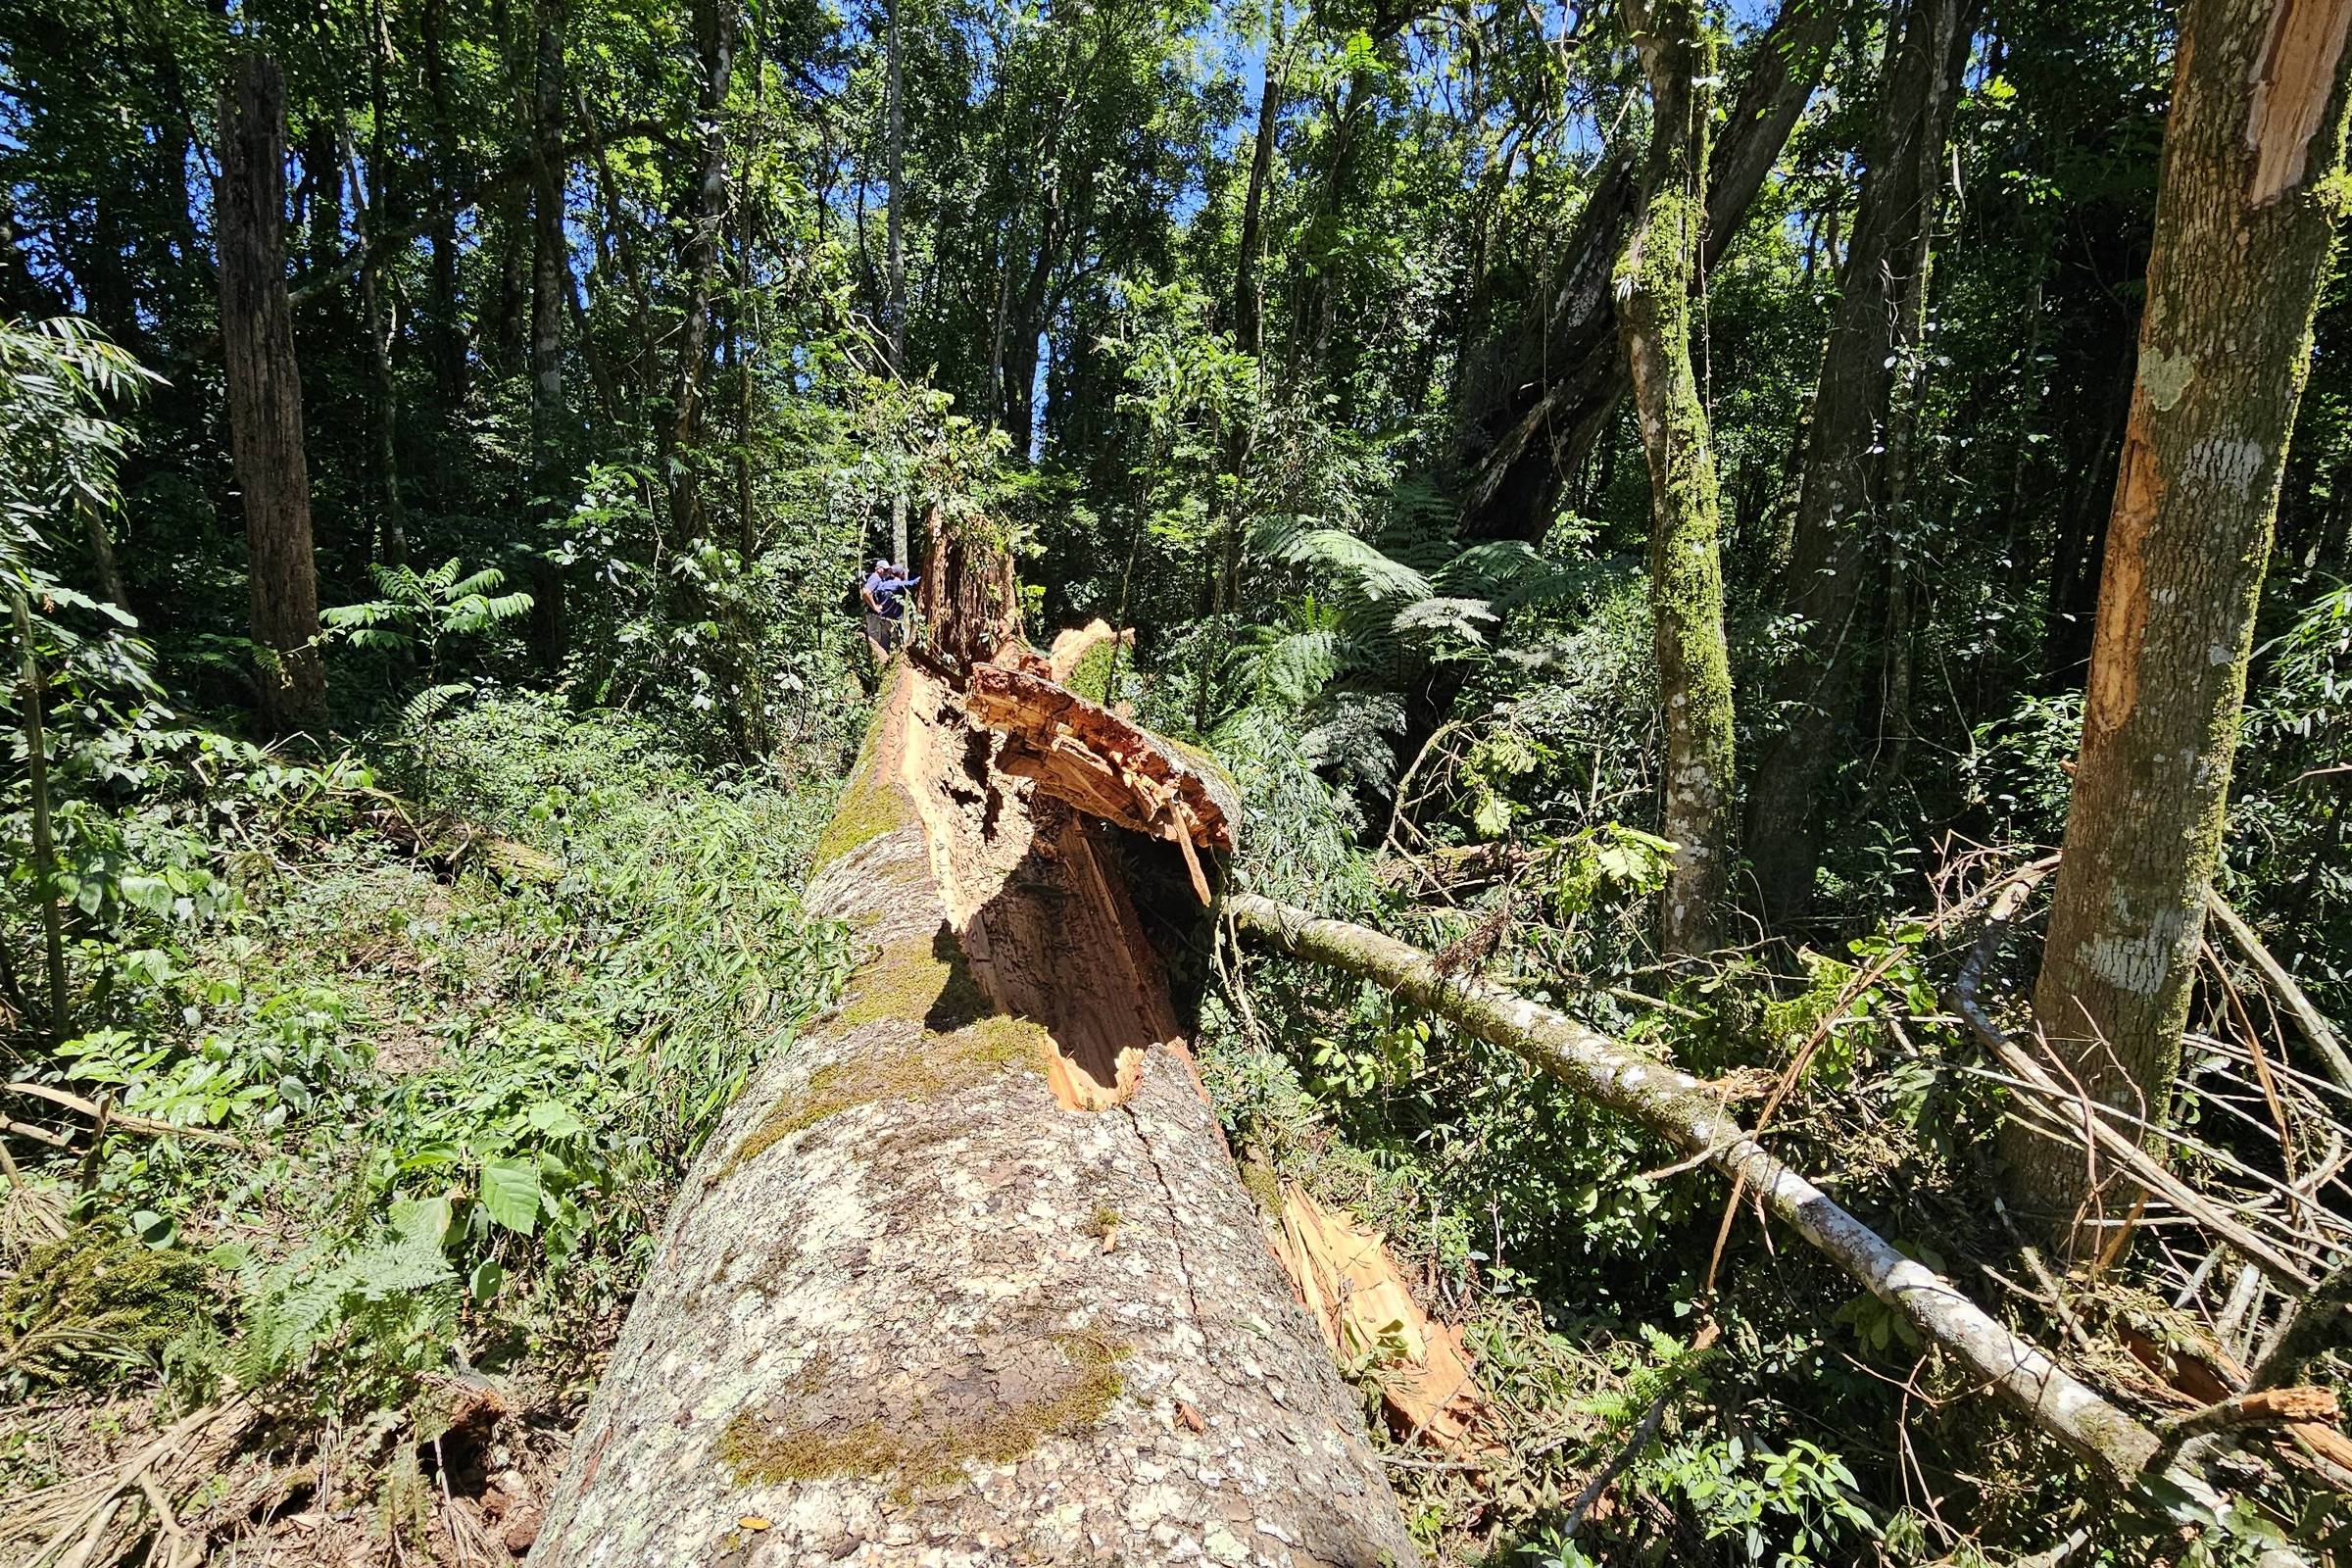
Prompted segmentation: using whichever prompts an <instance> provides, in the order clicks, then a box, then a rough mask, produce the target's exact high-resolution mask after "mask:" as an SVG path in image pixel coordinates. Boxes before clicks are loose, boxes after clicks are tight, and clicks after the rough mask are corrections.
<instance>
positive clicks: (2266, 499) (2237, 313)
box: [2004, 0, 2352, 1260]
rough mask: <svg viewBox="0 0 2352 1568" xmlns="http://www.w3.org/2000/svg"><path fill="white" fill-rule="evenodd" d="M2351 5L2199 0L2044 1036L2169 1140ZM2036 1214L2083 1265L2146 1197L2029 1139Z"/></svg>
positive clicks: (2046, 981)
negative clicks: (2166, 1130) (2166, 1127)
mask: <svg viewBox="0 0 2352 1568" xmlns="http://www.w3.org/2000/svg"><path fill="white" fill-rule="evenodd" d="M2347 31H2352V0H2191V3H2190V4H2189V5H2187V6H2186V7H2185V8H2184V10H2183V12H2182V16H2181V26H2180V45H2179V64H2178V66H2177V70H2176V77H2175V83H2174V91H2173V103H2172V109H2171V113H2170V117H2169V119H2168V121H2167V123H2166V127H2165V144H2164V169H2163V173H2162V175H2161V178H2160V184H2159V193H2158V197H2157V209H2156V246H2155V250H2154V252H2153V254H2152V255H2151V257H2150V260H2149V264H2148V277H2147V306H2146V310H2145V313H2144V315H2143V316H2142V318H2141V321H2140V330H2139V363H2138V378H2137V381H2136V383H2135V385H2134V387H2133V389H2132V394H2131V419H2130V423H2129V425H2128V427H2127V429H2126V432H2125V438H2124V450H2123V465H2122V471H2121V473H2120V475H2119V476H2118V478H2117V481H2116V488H2115V503H2114V509H2113V514H2112V515H2111V517H2110V519H2109V522H2108V530H2107V555H2106V564H2105V567H2104V569H2103V571H2102V573H2101V576H2100V581H2099V603H2098V619H2097V623H2096V626H2095V628H2094V632H2093V638H2092V644H2091V662H2090V670H2089V675H2088V682H2087V690H2086V692H2085V694H2084V702H2083V722H2082V755H2081V757H2080V758H2079V760H2077V762H2076V766H2075V776H2074V792H2073V799H2072V803H2071V805H2070V806H2069V809H2068V811H2067V818H2066V843H2065V857H2066V858H2065V860H2064V863H2063V864H2062V865H2061V867H2060V870H2059V873H2058V887H2057V892H2056V895H2055V902H2054V904H2053V907H2052V909H2051V914H2050V928H2049V935H2048V939H2047V941H2046V944H2045V946H2044V949H2043V954H2042V965H2041V973H2040V977H2039V979H2038V980H2037V981H2036V983H2035V986H2034V1020H2035V1022H2036V1024H2037V1025H2038V1026H2039V1028H2040V1030H2041V1032H2042V1033H2043V1035H2044V1036H2045V1037H2046V1038H2047V1040H2048V1041H2049V1043H2050V1046H2051V1048H2052V1049H2053V1050H2055V1051H2056V1053H2057V1054H2058V1055H2059V1057H2060V1058H2061V1059H2062V1060H2063V1062H2064V1064H2065V1066H2066V1068H2067V1071H2068V1072H2069V1073H2070V1074H2071V1075H2072V1076H2073V1078H2074V1079H2075V1080H2076V1081H2077V1082H2078V1083H2079V1084H2080V1085H2081V1087H2082V1091H2083V1092H2084V1093H2086V1094H2087V1095H2088V1096H2089V1098H2090V1099H2091V1101H2092V1102H2093V1103H2095V1104H2096V1105H2097V1106H2100V1107H2103V1108H2105V1109H2109V1110H2113V1111H2118V1112H2123V1113H2126V1114H2128V1115H2131V1116H2134V1117H2138V1118H2142V1119H2143V1120H2144V1122H2145V1123H2146V1124H2148V1125H2151V1126H2156V1127H2161V1126H2162V1125H2163V1123H2164V1121H2165V1116H2166V1110H2167V1107H2168V1105H2169V1103H2170V1101H2171V1098H2172V1095H2173V1081H2174V1075H2175V1072H2176V1069H2177V1068H2178V1066H2179V1064H2180V1041H2181V1033H2182V1030H2183V1029H2184V1028H2185V1026H2186V1024H2187V1019H2188V1005H2189V987H2190V983H2191V981H2192V980H2193V978H2194V975H2195V970H2196V963H2197V955H2198V952H2199V949H2200V945H2201V943H2202V941H2203V937H2204V930H2205V906H2206V886H2207V883H2208V882H2209V881H2210V880H2211V878H2212V876H2213V873H2214V868H2215V865H2216V861H2217V858H2218V853H2219V846H2220V841H2221V834H2222V827H2223V819H2224V814H2225V810H2226V808H2227V805H2228V802H2229V772H2230V761H2231V759H2232V756H2233V754H2234V752H2235V748H2236V744H2237V731H2238V715H2239V711H2240V707H2241V705H2242V702H2243V699H2244V694H2245V685H2246V662H2247V657H2248V654H2249V652H2250V651H2251V647H2252V641H2253V631H2254V614H2255V608H2256V602H2257V599H2258V596H2259V594H2260V591H2261V587H2262V579H2263V571H2264V567H2265V565H2266V564H2267V562H2268V559H2269V555H2270V549H2271V528H2272V519H2273V516H2274V514H2275V513H2276V511H2277V508H2278V489H2279V479H2280V475H2281V473H2282V472H2283V470H2284V467H2285V464H2286V448H2287V435H2288V432H2289V430H2290V429H2291V428H2292V426H2293V423H2294V417H2295V408H2296V404H2297V401H2298V400H2299V398H2300V396H2301V392H2302V387H2303V381H2304V376H2305V374H2306V369H2307V366H2308V363H2309V360H2310V355H2311V321H2312V312H2313V309H2314V307H2315V304H2316V302H2317V300H2318V297H2319V290H2320V282H2321V278H2322V276H2323V275H2324V273H2325V271H2326V269H2327V259H2328V254H2329V249H2330V246H2331V244H2332V241H2333V235H2334V228H2335V223H2336V221H2337V219H2338V217H2339V216H2340V213H2341V210H2342V207H2343V203H2344V189H2343V183H2344V169H2343V160H2344V117H2345V98H2346V88H2345V82H2346V78H2347V67H2348V66H2352V60H2347V52H2346V48H2345V39H2346V33H2347ZM2004 1153H2005V1154H2006V1156H2007V1162H2008V1167H2009V1172H2010V1180H2011V1182H2012V1184H2013V1185H2014V1187H2015V1189H2016V1192H2017V1194H2018V1197H2019V1199H2020V1200H2021V1201H2022V1202H2024V1203H2026V1204H2028V1205H2030V1206H2031V1208H2032V1210H2033V1212H2034V1214H2035V1215H2036V1216H2037V1218H2038V1219H2039V1220H2040V1221H2041V1222H2042V1223H2043V1224H2044V1225H2045V1226H2047V1227H2048V1228H2049V1229H2050V1230H2051V1231H2052V1233H2053V1234H2054V1235H2055V1236H2056V1237H2057V1238H2058V1239H2059V1240H2060V1241H2061V1243H2062V1244H2063V1245H2064V1246H2065V1247H2066V1249H2067V1250H2068V1251H2069V1252H2070V1254H2071V1255H2073V1256H2075V1257H2076V1258H2078V1259H2081V1260H2103V1259H2112V1258H2114V1257H2115V1256H2116V1255H2117V1254H2118V1253H2119V1252H2120V1251H2121V1250H2122V1248H2123V1247H2124V1246H2125V1245H2126V1244H2127V1243H2128V1241H2129V1239H2130V1237H2131V1231H2132V1228H2133V1225H2134V1223H2135V1219H2136V1215H2137V1210H2138V1207H2139V1203H2140V1201H2141V1200H2140V1199H2139V1198H2138V1196H2137V1194H2136V1189H2134V1188H2133V1187H2131V1185H2130V1184H2129V1183H2120V1184H2119V1183H2116V1182H2113V1181H2106V1182H2101V1181H2098V1180H2096V1179H2095V1177H2096V1174H2097V1173H2096V1170H2095V1168H2094V1166H2093V1165H2092V1164H2091V1163H2090V1162H2086V1161H2085V1160H2084V1159H2083V1157H2082V1154H2081V1153H2080V1152H2078V1151H2077V1150H2075V1149H2073V1148H2069V1147H2065V1146H2062V1145H2059V1144H2057V1143H2054V1142H2050V1141H2047V1140H2044V1139H2041V1138H2039V1137H2036V1136H2035V1135H2034V1134H2033V1133H2031V1132H2029V1131H2027V1130H2026V1129H2025V1128H2024V1127H2022V1126H2019V1125H2016V1124H2012V1126H2011V1129H2010V1130H2009V1132H2008V1133H2007V1135H2006V1136H2005V1139H2004Z"/></svg>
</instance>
